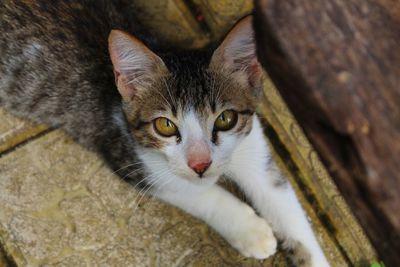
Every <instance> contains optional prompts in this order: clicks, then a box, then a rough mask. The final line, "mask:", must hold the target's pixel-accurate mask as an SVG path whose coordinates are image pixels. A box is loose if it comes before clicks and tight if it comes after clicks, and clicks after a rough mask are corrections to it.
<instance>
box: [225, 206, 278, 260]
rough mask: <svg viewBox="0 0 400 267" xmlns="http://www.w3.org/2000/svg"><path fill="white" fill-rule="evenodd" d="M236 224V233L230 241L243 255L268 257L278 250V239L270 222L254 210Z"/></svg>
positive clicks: (257, 257) (258, 257)
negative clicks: (250, 214)
mask: <svg viewBox="0 0 400 267" xmlns="http://www.w3.org/2000/svg"><path fill="white" fill-rule="evenodd" d="M246 217H247V218H246V219H245V220H243V221H242V222H241V223H240V224H238V225H236V227H237V228H236V229H235V230H236V233H234V236H233V237H232V238H230V243H231V245H232V246H233V247H235V248H236V249H237V250H238V251H239V252H240V253H241V254H242V255H243V256H245V257H253V258H256V259H266V258H268V257H269V256H271V255H273V254H274V253H275V251H276V245H277V242H276V239H275V237H274V234H273V233H272V230H271V227H270V226H269V224H268V223H267V222H266V221H265V220H264V219H262V218H260V217H258V216H257V215H256V214H255V213H254V212H253V214H252V216H246Z"/></svg>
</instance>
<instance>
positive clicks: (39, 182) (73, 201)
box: [0, 130, 285, 266]
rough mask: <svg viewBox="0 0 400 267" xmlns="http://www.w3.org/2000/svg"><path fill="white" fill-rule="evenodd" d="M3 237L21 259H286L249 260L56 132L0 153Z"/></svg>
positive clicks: (92, 262) (145, 262)
mask: <svg viewBox="0 0 400 267" xmlns="http://www.w3.org/2000/svg"><path fill="white" fill-rule="evenodd" d="M0 173H1V178H0V240H1V242H2V244H3V245H4V247H5V249H6V250H7V251H8V253H9V254H10V255H11V256H12V258H13V260H14V261H15V262H16V263H17V265H18V266H75V265H76V266H97V265H98V266H285V263H284V261H285V259H284V257H283V255H282V254H278V255H277V256H276V257H274V258H273V259H269V260H266V261H263V262H262V261H255V260H251V259H244V258H243V257H241V256H240V255H239V254H238V253H237V252H236V251H235V250H234V249H232V248H231V247H230V246H229V245H228V244H227V243H226V242H225V241H224V240H222V239H221V238H220V237H219V236H218V235H217V234H215V233H214V232H213V231H212V230H211V229H209V228H208V227H207V226H206V225H205V224H204V223H202V222H200V221H198V220H196V219H194V218H192V217H191V216H188V215H187V214H185V213H184V212H182V211H180V210H178V209H176V208H174V207H171V206H169V205H165V204H163V203H161V202H159V201H158V200H154V199H150V198H148V197H143V196H142V195H140V194H138V192H137V191H136V190H135V189H133V188H132V187H131V186H129V185H127V184H126V183H124V182H123V181H121V180H120V179H119V178H118V177H116V176H114V175H113V174H112V173H111V172H110V170H109V169H108V168H107V167H106V166H104V163H103V162H102V161H101V160H100V159H99V158H98V157H97V155H95V154H93V153H90V152H88V151H85V150H84V149H82V148H81V147H80V146H79V145H77V144H75V143H73V142H72V141H71V140H70V139H69V138H68V137H66V136H65V135H64V134H63V133H62V132H61V131H58V130H57V131H53V132H50V133H48V134H45V135H44V136H42V137H40V138H38V139H36V140H34V141H32V142H30V143H29V144H26V145H24V146H22V147H19V148H17V149H16V150H15V151H13V152H12V153H9V154H7V155H5V156H4V157H2V158H1V159H0Z"/></svg>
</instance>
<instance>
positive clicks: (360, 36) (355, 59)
mask: <svg viewBox="0 0 400 267" xmlns="http://www.w3.org/2000/svg"><path fill="white" fill-rule="evenodd" d="M255 10H256V11H255V20H254V26H255V30H256V39H257V42H258V55H259V57H260V60H261V62H262V64H263V66H264V67H265V68H266V70H267V71H268V73H269V74H270V76H271V78H272V80H273V81H274V83H275V84H276V86H277V88H278V90H279V91H280V93H281V94H282V96H283V98H284V99H285V101H286V102H287V104H288V105H289V108H290V109H291V110H292V111H293V113H294V115H295V117H296V118H297V120H298V121H299V123H300V124H301V126H302V128H303V129H304V131H305V133H306V135H307V136H308V138H309V139H310V141H311V142H312V144H313V145H314V146H315V148H316V150H317V151H318V152H319V155H320V156H321V158H322V160H323V161H324V163H325V165H326V166H327V169H328V170H329V172H330V173H331V175H332V176H333V178H334V180H335V182H336V184H337V185H338V187H339V189H340V191H341V192H342V194H343V196H344V197H345V199H346V200H347V202H348V203H349V204H350V206H351V207H352V209H353V212H354V213H355V215H356V216H357V217H358V219H359V221H360V223H361V224H362V225H363V227H364V228H365V230H366V232H367V234H368V236H369V238H370V239H371V241H372V242H373V244H374V245H375V247H376V249H377V251H378V253H379V254H380V256H381V257H382V259H383V260H384V261H385V263H386V265H387V266H400V265H399V264H400V254H399V253H398V252H399V251H400V205H399V203H400V164H399V162H400V90H399V86H400V53H399V49H400V45H399V44H400V3H399V2H397V1H391V0H375V1H373V0H363V1H361V0H335V1H329V2H327V1H322V0H287V1H277V0H256V1H255Z"/></svg>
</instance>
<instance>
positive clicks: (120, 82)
mask: <svg viewBox="0 0 400 267" xmlns="http://www.w3.org/2000/svg"><path fill="white" fill-rule="evenodd" d="M114 73H115V81H116V84H117V89H118V91H119V93H120V94H121V96H122V98H123V99H124V100H126V101H129V100H132V99H133V97H134V96H135V93H136V90H135V88H134V86H133V85H132V84H129V82H128V80H127V78H126V76H124V75H120V74H119V73H118V72H116V71H114Z"/></svg>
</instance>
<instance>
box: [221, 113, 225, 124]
mask: <svg viewBox="0 0 400 267" xmlns="http://www.w3.org/2000/svg"><path fill="white" fill-rule="evenodd" d="M220 119H221V120H222V121H224V122H225V115H224V113H222V114H221V117H220Z"/></svg>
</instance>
